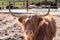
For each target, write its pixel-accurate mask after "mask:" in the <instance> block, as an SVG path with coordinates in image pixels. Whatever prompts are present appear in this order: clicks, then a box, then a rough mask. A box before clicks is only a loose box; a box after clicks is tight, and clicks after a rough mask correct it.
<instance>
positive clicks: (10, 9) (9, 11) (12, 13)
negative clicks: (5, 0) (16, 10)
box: [9, 1, 20, 18]
mask: <svg viewBox="0 0 60 40" xmlns="http://www.w3.org/2000/svg"><path fill="white" fill-rule="evenodd" d="M10 6H11V5H10V1H9V14H10V15H11V16H14V17H17V18H20V16H17V15H14V14H13V13H12V12H11V8H10Z"/></svg>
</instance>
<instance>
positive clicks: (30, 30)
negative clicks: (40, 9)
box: [10, 8, 50, 37]
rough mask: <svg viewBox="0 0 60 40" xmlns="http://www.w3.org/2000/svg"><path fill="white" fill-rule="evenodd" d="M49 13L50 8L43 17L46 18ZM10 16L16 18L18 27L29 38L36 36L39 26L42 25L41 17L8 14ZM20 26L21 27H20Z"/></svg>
mask: <svg viewBox="0 0 60 40" xmlns="http://www.w3.org/2000/svg"><path fill="white" fill-rule="evenodd" d="M49 12H50V8H49V10H48V13H47V14H45V15H43V16H47V15H48V14H49ZM10 14H11V15H12V16H14V17H17V18H18V21H19V23H20V26H22V25H23V26H22V27H23V28H24V31H25V33H26V34H27V35H28V36H29V37H30V36H31V37H33V36H34V35H36V34H37V32H38V30H39V28H40V26H41V25H42V24H43V23H44V19H43V16H41V15H36V14H25V15H24V14H22V15H21V16H16V15H14V14H12V13H11V12H10ZM21 24H22V25H21Z"/></svg>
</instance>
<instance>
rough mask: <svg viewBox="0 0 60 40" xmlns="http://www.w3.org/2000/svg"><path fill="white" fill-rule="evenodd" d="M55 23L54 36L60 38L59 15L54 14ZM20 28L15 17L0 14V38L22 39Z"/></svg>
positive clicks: (57, 39)
mask: <svg viewBox="0 0 60 40" xmlns="http://www.w3.org/2000/svg"><path fill="white" fill-rule="evenodd" d="M54 17H55V20H56V25H57V30H56V31H57V32H56V36H55V37H54V39H53V40H60V17H59V16H54ZM21 29H22V28H21V27H20V26H19V25H18V24H17V18H14V17H12V16H10V15H8V14H0V40H24V37H23V33H24V32H22V30H21Z"/></svg>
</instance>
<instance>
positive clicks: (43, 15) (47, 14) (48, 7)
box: [43, 5, 50, 16]
mask: <svg viewBox="0 0 60 40" xmlns="http://www.w3.org/2000/svg"><path fill="white" fill-rule="evenodd" d="M49 12H50V5H49V6H48V12H47V13H46V14H45V15H43V16H47V15H48V14H49Z"/></svg>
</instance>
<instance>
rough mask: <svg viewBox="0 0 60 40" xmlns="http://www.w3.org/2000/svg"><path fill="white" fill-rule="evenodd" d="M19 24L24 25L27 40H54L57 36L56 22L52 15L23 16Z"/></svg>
mask: <svg viewBox="0 0 60 40" xmlns="http://www.w3.org/2000/svg"><path fill="white" fill-rule="evenodd" d="M19 23H21V24H23V28H24V32H25V33H26V35H25V38H26V40H53V37H54V36H55V34H56V22H55V20H54V18H53V16H52V15H50V14H49V15H47V16H44V17H40V15H32V16H31V15H30V16H22V17H20V18H19Z"/></svg>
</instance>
